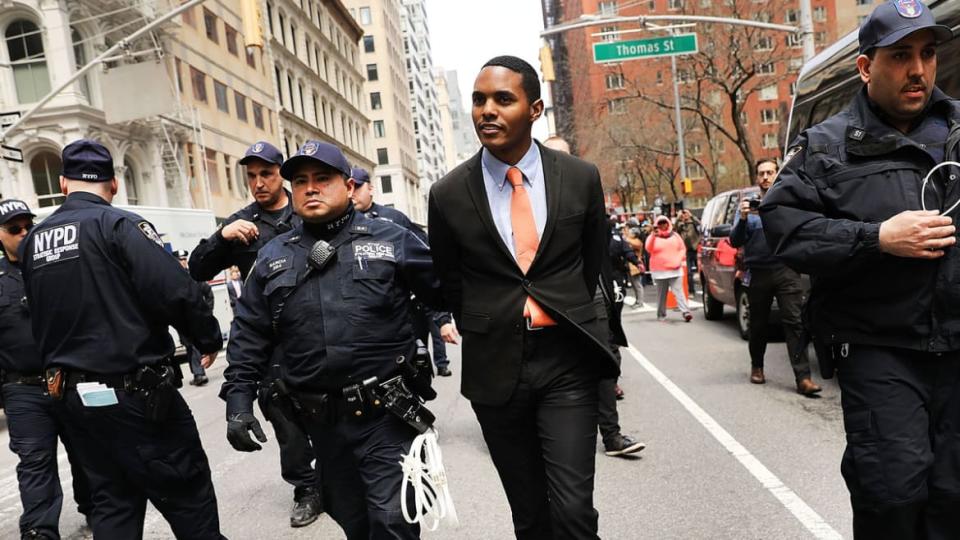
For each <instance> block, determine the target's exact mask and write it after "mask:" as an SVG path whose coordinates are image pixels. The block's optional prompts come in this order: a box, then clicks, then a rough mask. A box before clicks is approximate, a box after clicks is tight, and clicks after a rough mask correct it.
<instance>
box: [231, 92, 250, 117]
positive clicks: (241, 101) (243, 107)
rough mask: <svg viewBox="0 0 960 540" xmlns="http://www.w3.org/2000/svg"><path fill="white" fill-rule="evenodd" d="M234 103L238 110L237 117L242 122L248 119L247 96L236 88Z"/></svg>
mask: <svg viewBox="0 0 960 540" xmlns="http://www.w3.org/2000/svg"><path fill="white" fill-rule="evenodd" d="M233 105H234V108H236V110H237V119H238V120H240V121H241V122H246V121H247V96H244V95H243V94H241V93H240V92H237V91H236V90H234V92H233Z"/></svg>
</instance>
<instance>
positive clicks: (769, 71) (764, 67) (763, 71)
mask: <svg viewBox="0 0 960 540" xmlns="http://www.w3.org/2000/svg"><path fill="white" fill-rule="evenodd" d="M776 71H777V70H776V68H775V67H774V64H773V62H767V63H766V64H757V74H758V75H773V74H774V73H776Z"/></svg>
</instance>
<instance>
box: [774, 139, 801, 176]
mask: <svg viewBox="0 0 960 540" xmlns="http://www.w3.org/2000/svg"><path fill="white" fill-rule="evenodd" d="M800 152H803V146H801V145H799V144H798V145H796V146H794V147H793V148H791V149H790V150H787V155H785V156H783V165H782V166H781V167H780V170H781V171H782V170H783V169H784V168H786V166H787V163H790V160H791V159H793V158H794V156H796V155H797V154H799V153H800Z"/></svg>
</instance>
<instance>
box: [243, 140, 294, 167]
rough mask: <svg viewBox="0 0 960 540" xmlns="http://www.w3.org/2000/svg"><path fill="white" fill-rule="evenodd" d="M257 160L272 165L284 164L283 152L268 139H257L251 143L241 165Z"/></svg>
mask: <svg viewBox="0 0 960 540" xmlns="http://www.w3.org/2000/svg"><path fill="white" fill-rule="evenodd" d="M257 160H259V161H263V162H264V163H269V164H271V165H283V152H281V151H280V150H279V149H277V147H276V146H274V145H272V144H270V143H268V142H266V141H257V142H255V143H253V144H252V145H250V148H247V151H246V153H244V154H243V159H241V160H240V161H239V163H240V165H249V164H250V163H251V162H253V161H257Z"/></svg>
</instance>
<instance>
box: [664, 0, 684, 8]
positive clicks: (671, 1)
mask: <svg viewBox="0 0 960 540" xmlns="http://www.w3.org/2000/svg"><path fill="white" fill-rule="evenodd" d="M667 9H670V10H679V9H683V0H667Z"/></svg>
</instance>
